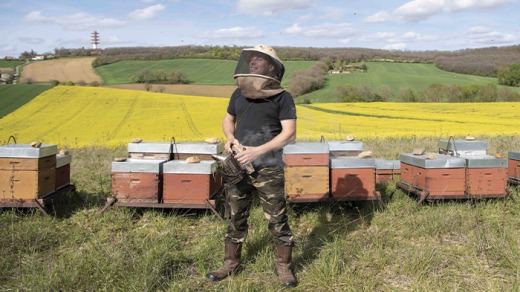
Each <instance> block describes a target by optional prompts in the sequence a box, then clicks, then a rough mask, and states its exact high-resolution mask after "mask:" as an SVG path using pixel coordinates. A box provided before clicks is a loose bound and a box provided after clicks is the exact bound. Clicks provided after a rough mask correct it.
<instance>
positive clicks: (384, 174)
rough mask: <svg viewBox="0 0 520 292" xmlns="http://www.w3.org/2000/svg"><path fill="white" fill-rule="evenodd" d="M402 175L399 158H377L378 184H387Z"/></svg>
mask: <svg viewBox="0 0 520 292" xmlns="http://www.w3.org/2000/svg"><path fill="white" fill-rule="evenodd" d="M400 176H401V164H400V161H399V160H385V159H376V184H386V183H389V182H391V181H396V180H398V179H399V178H400Z"/></svg>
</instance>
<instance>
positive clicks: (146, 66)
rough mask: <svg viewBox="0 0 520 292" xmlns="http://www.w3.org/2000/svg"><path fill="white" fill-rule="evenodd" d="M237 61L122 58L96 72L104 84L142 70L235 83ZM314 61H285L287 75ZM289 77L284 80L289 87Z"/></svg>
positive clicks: (127, 78)
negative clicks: (130, 59) (124, 59)
mask: <svg viewBox="0 0 520 292" xmlns="http://www.w3.org/2000/svg"><path fill="white" fill-rule="evenodd" d="M236 64H237V62H236V61H230V60H213V59H173V60H159V61H120V62H116V63H113V64H109V65H104V66H100V67H96V68H95V70H96V72H97V73H98V74H99V75H100V76H101V78H102V79H103V84H105V85H113V84H126V83H132V82H133V81H132V78H133V77H134V76H135V75H137V73H139V72H141V71H142V70H150V71H162V72H166V73H167V72H184V73H186V74H187V75H188V80H189V81H190V83H192V84H196V85H234V84H235V80H234V79H233V74H234V72H235V67H236ZM313 64H314V62H312V61H288V62H285V66H286V73H285V76H286V77H287V76H290V74H291V73H292V72H293V71H295V70H302V69H306V68H309V67H311V66H312V65H313ZM286 83H287V80H284V82H283V85H284V86H285V85H286Z"/></svg>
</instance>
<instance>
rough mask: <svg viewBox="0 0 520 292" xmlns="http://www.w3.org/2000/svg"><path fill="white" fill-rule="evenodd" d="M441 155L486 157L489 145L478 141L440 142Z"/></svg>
mask: <svg viewBox="0 0 520 292" xmlns="http://www.w3.org/2000/svg"><path fill="white" fill-rule="evenodd" d="M437 145H438V146H439V153H440V154H446V155H451V156H468V155H480V156H482V155H486V154H487V148H488V143H487V142H485V141H478V140H439V142H438V143H437Z"/></svg>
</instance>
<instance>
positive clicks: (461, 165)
mask: <svg viewBox="0 0 520 292" xmlns="http://www.w3.org/2000/svg"><path fill="white" fill-rule="evenodd" d="M400 161H401V180H400V182H401V183H404V184H405V185H408V186H411V187H414V188H417V189H419V190H425V191H427V192H428V198H429V199H442V198H463V197H465V190H466V184H465V176H466V160H465V159H463V158H460V157H453V156H449V155H443V154H435V153H425V154H423V155H414V154H411V153H405V154H401V155H400Z"/></svg>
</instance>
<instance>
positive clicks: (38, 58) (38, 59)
mask: <svg viewBox="0 0 520 292" xmlns="http://www.w3.org/2000/svg"><path fill="white" fill-rule="evenodd" d="M31 60H33V61H40V60H45V55H36V56H34V57H32V59H31Z"/></svg>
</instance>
